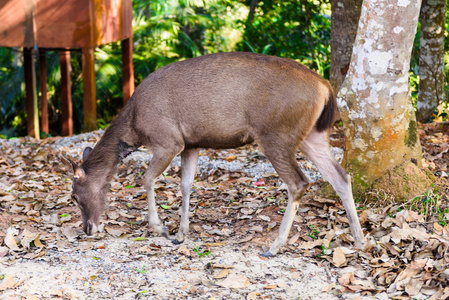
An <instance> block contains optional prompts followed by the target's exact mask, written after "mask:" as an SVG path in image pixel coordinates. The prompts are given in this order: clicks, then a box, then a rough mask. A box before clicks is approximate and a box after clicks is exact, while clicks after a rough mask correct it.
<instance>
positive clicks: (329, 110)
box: [315, 84, 337, 132]
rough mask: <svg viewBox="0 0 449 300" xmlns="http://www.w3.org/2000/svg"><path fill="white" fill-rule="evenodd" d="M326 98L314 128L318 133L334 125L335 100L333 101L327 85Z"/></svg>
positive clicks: (332, 94)
mask: <svg viewBox="0 0 449 300" xmlns="http://www.w3.org/2000/svg"><path fill="white" fill-rule="evenodd" d="M328 90H329V93H328V97H327V101H326V104H325V105H324V108H323V111H322V112H321V115H320V117H319V118H318V120H317V122H316V124H315V127H316V130H317V131H318V132H322V131H325V130H328V129H329V128H331V126H332V124H333V123H334V118H335V113H336V111H337V100H336V99H335V95H334V91H333V89H332V87H331V86H330V85H329V84H328Z"/></svg>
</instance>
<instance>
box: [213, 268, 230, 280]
mask: <svg viewBox="0 0 449 300" xmlns="http://www.w3.org/2000/svg"><path fill="white" fill-rule="evenodd" d="M214 267H215V266H214ZM228 274H229V271H228V269H222V270H221V271H220V273H218V274H217V275H215V276H214V278H215V279H222V278H225V277H226V276H228Z"/></svg>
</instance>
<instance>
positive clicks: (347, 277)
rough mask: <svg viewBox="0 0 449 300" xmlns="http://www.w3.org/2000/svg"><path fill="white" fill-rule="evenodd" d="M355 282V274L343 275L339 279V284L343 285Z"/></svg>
mask: <svg viewBox="0 0 449 300" xmlns="http://www.w3.org/2000/svg"><path fill="white" fill-rule="evenodd" d="M353 280H354V273H352V272H348V273H345V274H343V275H342V276H341V277H340V278H339V279H338V282H339V283H340V284H341V285H348V284H350V283H351V282H352V281H353Z"/></svg>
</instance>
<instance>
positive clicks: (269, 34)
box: [0, 0, 449, 138]
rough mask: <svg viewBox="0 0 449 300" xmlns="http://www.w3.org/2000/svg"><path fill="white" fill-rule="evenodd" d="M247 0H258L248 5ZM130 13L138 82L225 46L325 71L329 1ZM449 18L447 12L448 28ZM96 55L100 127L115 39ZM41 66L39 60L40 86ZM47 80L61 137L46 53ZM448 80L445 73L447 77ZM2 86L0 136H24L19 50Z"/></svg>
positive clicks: (79, 100)
mask: <svg viewBox="0 0 449 300" xmlns="http://www.w3.org/2000/svg"><path fill="white" fill-rule="evenodd" d="M252 3H256V5H255V6H254V7H251V4H252ZM133 10H134V17H133V30H134V36H133V44H134V49H133V60H134V72H135V84H136V85H138V84H139V83H140V82H141V81H142V80H143V79H144V78H145V77H146V76H147V75H148V74H149V73H151V72H153V71H155V70H156V69H158V68H160V67H162V66H165V65H167V64H169V63H172V62H175V61H179V60H184V59H188V58H191V57H196V56H200V55H204V54H209V53H215V52H225V51H251V52H258V53H264V54H269V55H276V56H281V57H288V58H293V59H295V60H298V61H300V62H302V63H303V64H305V65H307V66H309V67H310V68H312V69H314V70H316V71H317V72H318V73H320V74H321V75H323V76H324V77H326V78H327V77H328V76H329V66H330V1H329V0H304V1H295V0H286V1H281V0H266V1H254V0H244V1H237V0H152V1H150V0H134V1H133ZM448 16H449V13H448V14H447V19H446V27H447V26H448V24H449V17H448ZM445 38H446V45H445V47H446V49H445V50H446V56H445V60H446V67H445V74H448V73H449V67H448V66H449V54H447V53H448V51H447V49H448V45H449V36H448V35H446V37H445ZM418 50H419V30H418V34H417V37H416V40H415V47H414V51H413V56H412V62H411V90H412V96H413V98H414V100H415V102H416V97H417V87H418V84H419V77H418V61H419V60H418V58H419V51H418ZM95 60H96V64H95V69H96V87H97V126H98V127H99V128H105V127H107V126H108V124H109V123H110V122H111V120H112V119H113V117H114V116H115V115H116V114H117V113H118V111H119V110H120V109H121V107H122V103H123V102H122V72H121V66H122V63H121V45H120V43H118V42H116V43H110V44H107V45H102V46H100V47H98V48H97V49H96V51H95ZM81 61H82V58H81V53H80V52H79V51H73V52H72V53H71V69H72V72H71V88H72V102H73V112H74V132H75V133H79V132H81V131H82V128H83V122H82V120H83V88H82V87H83V83H82V76H81V71H82V65H81ZM38 70H39V66H38V64H37V62H36V76H37V81H38V83H39V80H40V78H39V72H38ZM47 77H48V78H47V89H48V91H47V97H48V102H49V104H48V109H49V121H50V130H51V132H50V135H59V134H60V133H61V128H62V120H61V115H62V112H61V101H60V99H61V87H60V80H61V78H60V77H61V76H60V69H59V54H58V52H47ZM448 78H449V76H446V80H449V79H448ZM447 86H448V85H447V84H446V89H448V87H447ZM37 87H38V88H39V84H37ZM0 91H1V94H0V95H1V96H0V137H3V138H8V137H13V136H22V135H25V134H26V111H25V84H24V70H23V56H22V49H19V48H15V49H11V48H0ZM446 92H447V91H446ZM39 93H40V91H38V95H39ZM447 98H448V97H446V99H447ZM444 105H445V106H443V115H442V117H446V118H447V114H448V104H447V103H446V104H444ZM444 114H446V115H444Z"/></svg>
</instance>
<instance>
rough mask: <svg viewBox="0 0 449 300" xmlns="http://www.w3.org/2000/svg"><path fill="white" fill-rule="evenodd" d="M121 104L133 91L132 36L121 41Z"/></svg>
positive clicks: (124, 102) (126, 100)
mask: <svg viewBox="0 0 449 300" xmlns="http://www.w3.org/2000/svg"><path fill="white" fill-rule="evenodd" d="M122 81H123V106H125V105H126V103H128V101H129V99H130V98H131V96H132V94H133V93H134V67H133V38H132V37H129V38H127V39H124V40H123V41H122Z"/></svg>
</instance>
